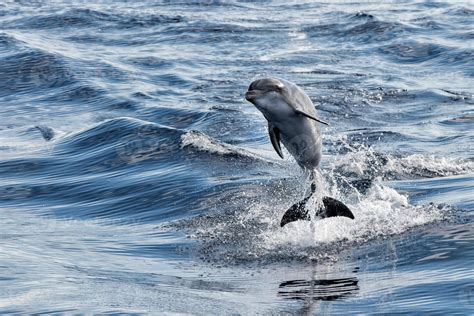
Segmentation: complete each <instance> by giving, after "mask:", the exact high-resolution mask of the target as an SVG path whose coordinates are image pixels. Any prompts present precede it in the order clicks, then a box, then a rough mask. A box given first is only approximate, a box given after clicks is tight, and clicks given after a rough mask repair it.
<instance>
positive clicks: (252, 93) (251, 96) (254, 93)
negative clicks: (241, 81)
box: [245, 90, 262, 102]
mask: <svg viewBox="0 0 474 316" xmlns="http://www.w3.org/2000/svg"><path fill="white" fill-rule="evenodd" d="M261 95H262V91H260V90H249V91H247V92H246V93H245V99H246V100H247V101H249V102H252V101H254V100H255V99H256V98H258V97H259V96H261Z"/></svg>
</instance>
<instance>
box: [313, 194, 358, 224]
mask: <svg viewBox="0 0 474 316" xmlns="http://www.w3.org/2000/svg"><path fill="white" fill-rule="evenodd" d="M323 205H324V207H321V208H320V209H319V210H318V211H317V212H316V216H319V217H320V218H328V217H335V216H343V217H348V218H350V219H354V214H352V212H351V210H350V209H349V208H348V207H347V206H346V205H345V204H344V203H342V202H341V201H338V200H336V199H333V198H332V197H329V196H325V197H323Z"/></svg>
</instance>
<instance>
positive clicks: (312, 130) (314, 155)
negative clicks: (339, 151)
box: [277, 116, 322, 169]
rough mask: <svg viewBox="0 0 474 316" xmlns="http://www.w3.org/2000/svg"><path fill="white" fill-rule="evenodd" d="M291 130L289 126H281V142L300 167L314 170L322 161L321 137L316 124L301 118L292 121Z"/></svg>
mask: <svg viewBox="0 0 474 316" xmlns="http://www.w3.org/2000/svg"><path fill="white" fill-rule="evenodd" d="M289 124H291V126H292V127H291V128H289V127H288V126H287V125H288V123H287V124H280V126H278V125H277V126H278V127H279V129H280V130H282V131H285V133H282V134H281V141H282V143H283V145H284V146H285V147H286V149H288V151H289V152H290V154H291V155H292V156H293V157H294V158H295V160H296V162H297V163H298V165H299V166H300V167H303V168H306V169H314V168H316V167H318V166H319V162H320V161H321V156H322V154H321V147H322V144H321V136H320V133H319V128H318V127H317V126H316V123H314V122H312V121H310V120H309V119H307V118H305V117H302V116H299V117H297V118H293V120H292V121H291V123H289Z"/></svg>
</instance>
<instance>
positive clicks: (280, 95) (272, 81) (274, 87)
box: [245, 78, 292, 119]
mask: <svg viewBox="0 0 474 316" xmlns="http://www.w3.org/2000/svg"><path fill="white" fill-rule="evenodd" d="M285 88H286V87H285V84H284V83H283V82H282V81H281V80H279V79H277V78H265V79H258V80H255V81H253V82H252V83H251V84H250V86H249V89H248V91H247V92H246V93H245V99H247V101H249V102H251V103H252V104H253V105H255V107H256V108H257V109H258V110H260V112H262V113H263V115H264V116H265V117H266V118H267V119H270V118H273V119H277V117H278V116H283V115H288V113H291V111H292V108H291V106H290V105H289V104H288V102H287V101H286V99H285V97H284V90H285Z"/></svg>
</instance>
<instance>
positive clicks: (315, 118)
mask: <svg viewBox="0 0 474 316" xmlns="http://www.w3.org/2000/svg"><path fill="white" fill-rule="evenodd" d="M295 112H296V113H297V114H300V115H303V116H306V117H307V118H309V119H312V120H314V121H316V122H319V123H321V124H324V125H329V123H326V122H324V121H322V120H320V119H318V118H317V117H314V116H312V115H311V114H308V113H305V112H303V111H300V110H295Z"/></svg>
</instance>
